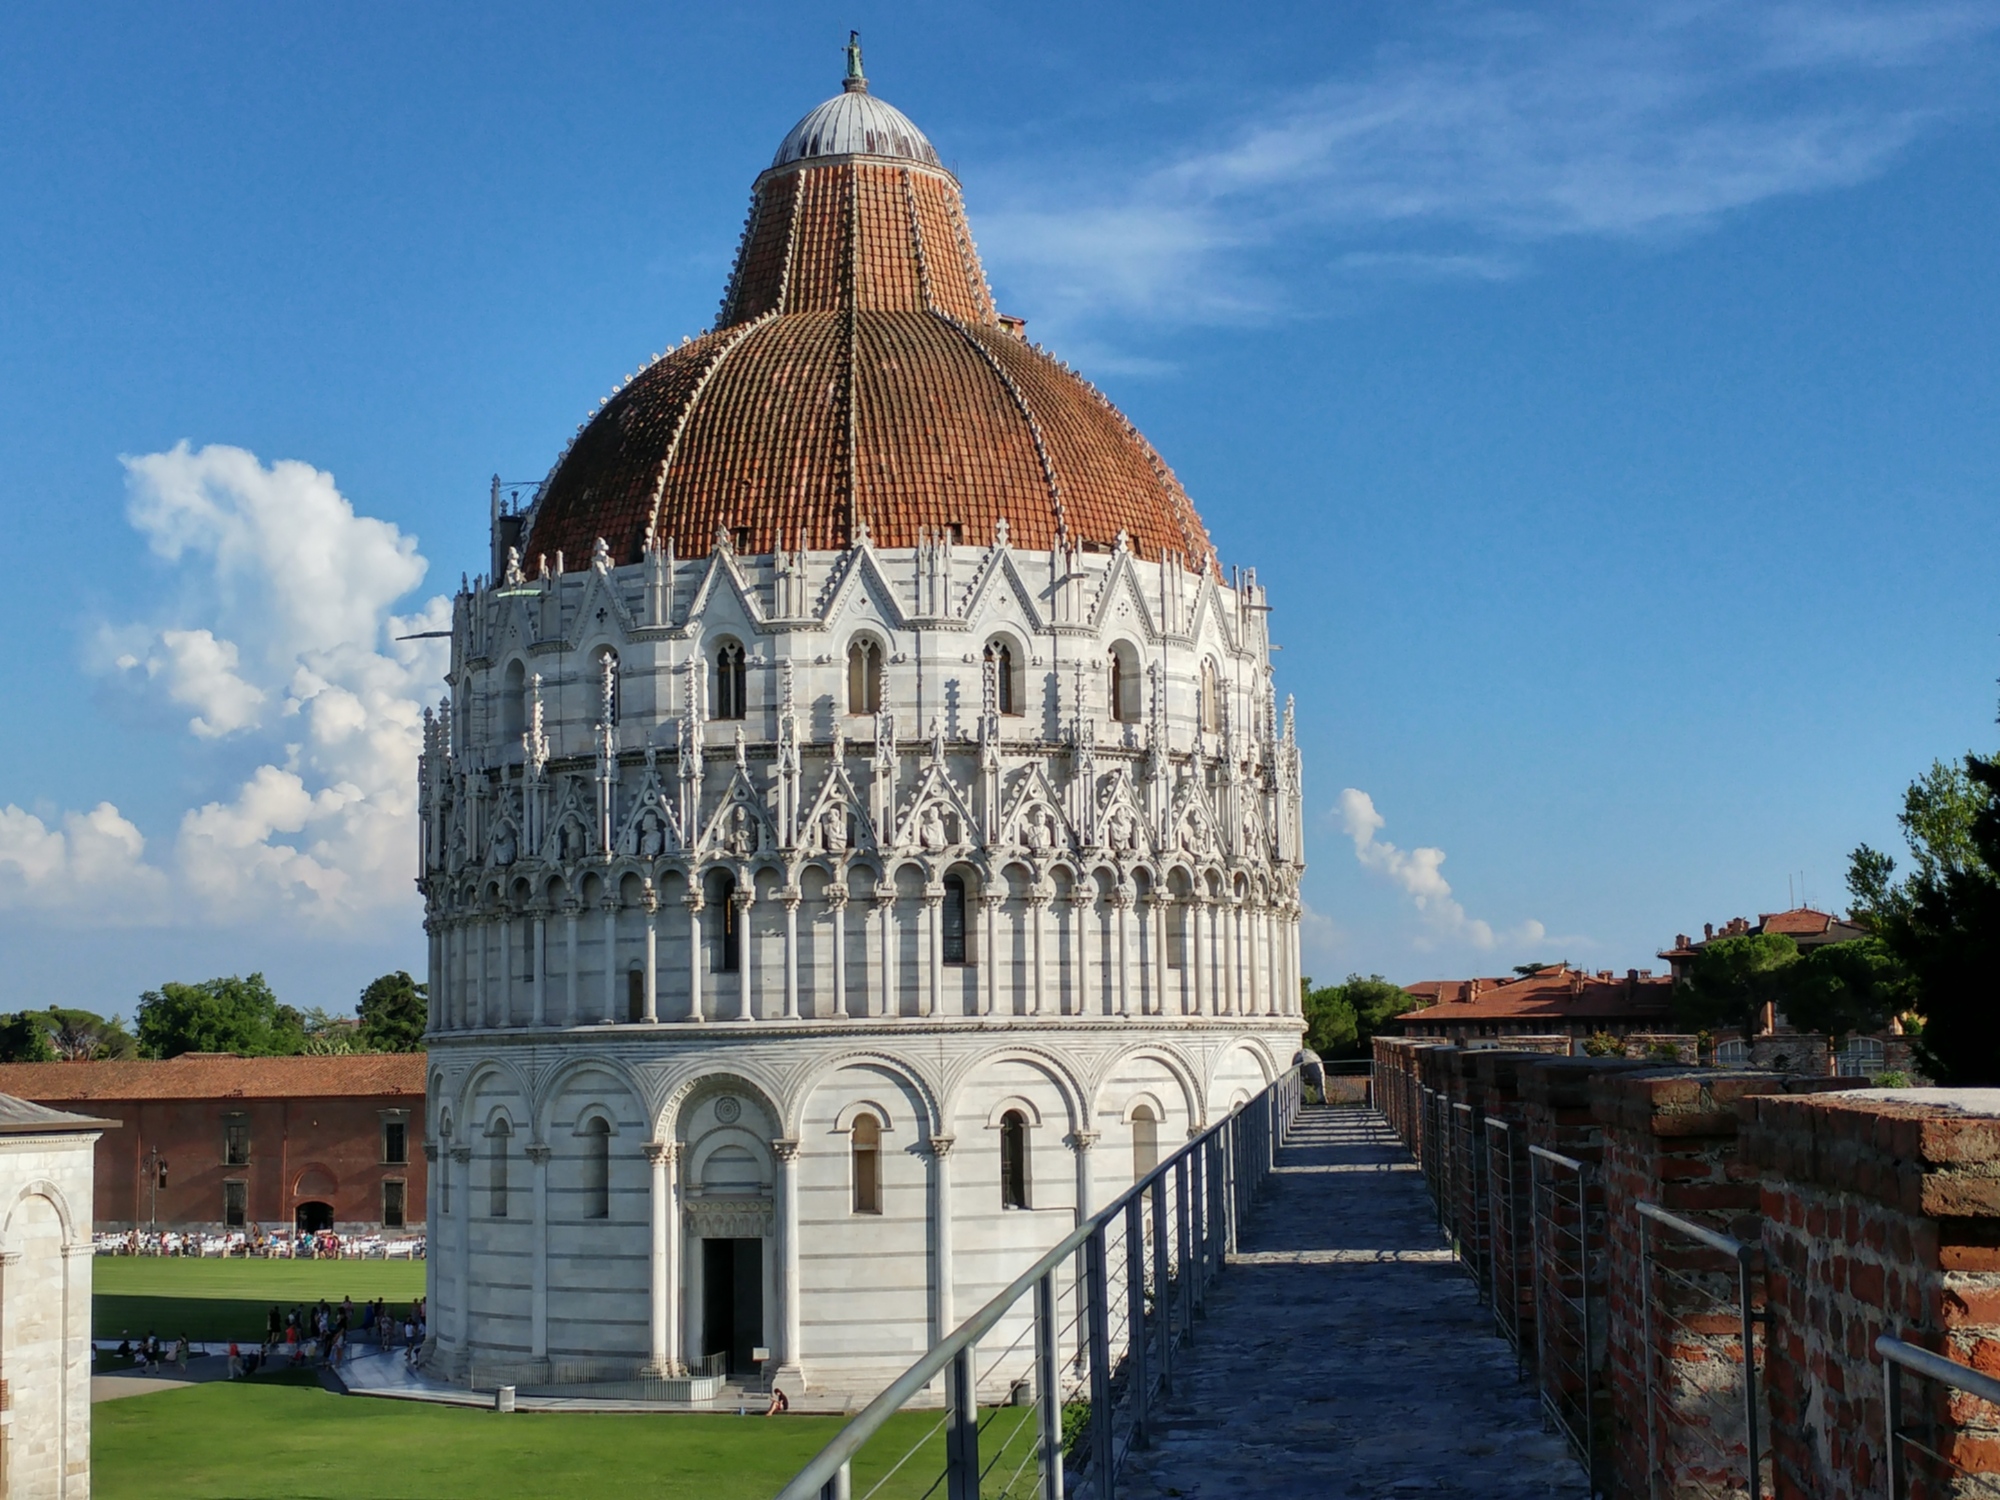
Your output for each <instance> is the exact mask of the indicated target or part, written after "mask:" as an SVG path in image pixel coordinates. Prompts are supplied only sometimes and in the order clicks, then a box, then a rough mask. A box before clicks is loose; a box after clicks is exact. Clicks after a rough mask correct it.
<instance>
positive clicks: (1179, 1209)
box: [1174, 1151, 1201, 1344]
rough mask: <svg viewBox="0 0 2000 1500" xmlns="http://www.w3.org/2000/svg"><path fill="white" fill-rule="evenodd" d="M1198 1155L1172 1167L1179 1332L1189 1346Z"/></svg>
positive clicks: (1195, 1279) (1197, 1280)
mask: <svg viewBox="0 0 2000 1500" xmlns="http://www.w3.org/2000/svg"><path fill="white" fill-rule="evenodd" d="M1200 1168H1201V1153H1200V1152H1199V1151H1190V1152H1189V1153H1188V1154H1187V1155H1186V1156H1183V1157H1182V1158H1181V1159H1180V1160H1179V1161H1177V1162H1175V1163H1174V1209H1175V1224H1174V1230H1175V1234H1176V1236H1177V1238H1176V1240H1175V1243H1176V1244H1177V1245H1179V1246H1180V1252H1181V1279H1180V1299H1181V1328H1182V1329H1183V1330H1184V1333H1185V1337H1186V1338H1187V1341H1188V1343H1189V1344H1193V1343H1194V1307H1195V1300H1196V1298H1197V1296H1198V1295H1199V1293H1198V1291H1197V1288H1199V1287H1200V1285H1201V1273H1200V1272H1199V1271H1197V1270H1196V1269H1195V1261H1194V1214H1195V1202H1196V1195H1198V1194H1199V1193H1200V1192H1201V1187H1200V1182H1201V1175H1200Z"/></svg>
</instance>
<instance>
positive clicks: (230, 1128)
mask: <svg viewBox="0 0 2000 1500" xmlns="http://www.w3.org/2000/svg"><path fill="white" fill-rule="evenodd" d="M222 1164H223V1165H224V1166H225V1167H244V1166H248V1165H249V1164H250V1117H249V1116H248V1115H244V1114H231V1115H224V1116H223V1117H222Z"/></svg>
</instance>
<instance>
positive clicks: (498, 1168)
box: [486, 1116, 514, 1219]
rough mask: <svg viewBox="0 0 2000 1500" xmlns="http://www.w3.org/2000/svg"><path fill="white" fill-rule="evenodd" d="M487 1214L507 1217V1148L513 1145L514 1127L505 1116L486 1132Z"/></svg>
mask: <svg viewBox="0 0 2000 1500" xmlns="http://www.w3.org/2000/svg"><path fill="white" fill-rule="evenodd" d="M486 1136H487V1141H486V1151H487V1157H486V1194H487V1204H486V1212H487V1213H488V1214H489V1215H491V1216H492V1217H493V1218H496V1219H504V1218H506V1217H507V1148H508V1147H509V1146H510V1145H511V1144H512V1143H513V1136H514V1127H513V1126H511V1125H509V1124H508V1123H507V1121H506V1118H505V1117H504V1116H503V1117H501V1118H500V1119H497V1120H495V1121H494V1122H493V1124H492V1125H491V1126H489V1127H488V1129H487V1131H486Z"/></svg>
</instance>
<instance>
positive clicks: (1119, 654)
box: [1104, 641, 1139, 724]
mask: <svg viewBox="0 0 2000 1500" xmlns="http://www.w3.org/2000/svg"><path fill="white" fill-rule="evenodd" d="M1110 674H1111V681H1110V687H1109V689H1108V691H1107V692H1106V693H1105V695H1104V696H1105V701H1106V702H1107V703H1108V704H1109V705H1110V707H1111V717H1112V718H1113V719H1115V720H1117V721H1118V722H1119V723H1120V724H1136V723H1138V722H1139V653H1138V652H1136V651H1134V650H1133V649H1132V648H1131V647H1130V646H1128V645H1126V644H1125V642H1123V641H1120V642H1119V643H1118V644H1117V645H1115V646H1113V647H1112V648H1111V661H1110Z"/></svg>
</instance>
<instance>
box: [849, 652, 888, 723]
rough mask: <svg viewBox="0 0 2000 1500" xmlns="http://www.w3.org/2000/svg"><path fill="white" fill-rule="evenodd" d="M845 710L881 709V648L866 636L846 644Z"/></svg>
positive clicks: (870, 712)
mask: <svg viewBox="0 0 2000 1500" xmlns="http://www.w3.org/2000/svg"><path fill="white" fill-rule="evenodd" d="M847 711H848V712H849V713H851V714H879V713H880V712H881V711H882V648H881V647H880V646H878V645H877V644H876V643H875V642H874V641H871V640H869V639H868V638H867V637H866V636H857V637H856V638H855V639H854V642H853V643H852V644H851V645H849V646H848V648H847Z"/></svg>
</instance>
